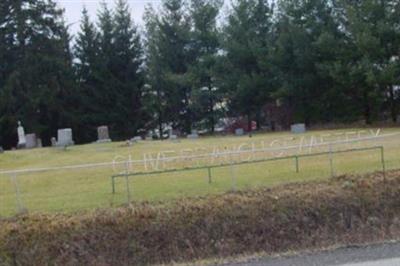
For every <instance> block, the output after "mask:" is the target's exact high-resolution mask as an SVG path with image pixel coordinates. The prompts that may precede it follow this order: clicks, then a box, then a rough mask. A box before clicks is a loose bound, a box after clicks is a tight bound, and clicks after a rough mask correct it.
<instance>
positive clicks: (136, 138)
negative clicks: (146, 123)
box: [131, 136, 143, 142]
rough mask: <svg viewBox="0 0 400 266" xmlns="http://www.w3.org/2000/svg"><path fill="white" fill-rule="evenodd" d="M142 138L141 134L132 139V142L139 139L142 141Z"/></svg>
mask: <svg viewBox="0 0 400 266" xmlns="http://www.w3.org/2000/svg"><path fill="white" fill-rule="evenodd" d="M142 140H143V139H142V137H139V136H137V137H134V138H132V139H131V141H132V142H139V141H142Z"/></svg>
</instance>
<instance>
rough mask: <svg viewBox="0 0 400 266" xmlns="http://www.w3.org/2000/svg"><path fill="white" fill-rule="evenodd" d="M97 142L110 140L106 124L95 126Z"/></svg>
mask: <svg viewBox="0 0 400 266" xmlns="http://www.w3.org/2000/svg"><path fill="white" fill-rule="evenodd" d="M97 142H98V143H104V142H111V139H110V135H109V133H108V127H107V126H101V127H98V128H97Z"/></svg>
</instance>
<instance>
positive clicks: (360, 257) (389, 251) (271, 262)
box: [227, 243, 400, 266]
mask: <svg viewBox="0 0 400 266" xmlns="http://www.w3.org/2000/svg"><path fill="white" fill-rule="evenodd" d="M227 265H232V266H261V265H262V266H400V243H393V244H382V245H374V246H367V247H352V248H343V249H338V250H334V251H329V252H321V253H315V254H306V255H298V256H293V257H282V258H261V259H256V260H252V261H248V262H245V263H233V264H227Z"/></svg>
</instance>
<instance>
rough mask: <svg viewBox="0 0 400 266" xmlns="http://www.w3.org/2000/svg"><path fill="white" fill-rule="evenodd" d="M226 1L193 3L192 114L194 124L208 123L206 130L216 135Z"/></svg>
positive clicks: (201, 0) (206, 0)
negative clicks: (219, 23) (222, 17)
mask: <svg viewBox="0 0 400 266" xmlns="http://www.w3.org/2000/svg"><path fill="white" fill-rule="evenodd" d="M222 4H223V2H222V1H215V0H213V1H211V0H191V2H190V10H189V13H190V17H191V18H192V23H193V26H192V34H191V35H192V36H191V38H192V43H193V54H194V56H195V59H194V62H193V63H192V64H191V66H190V67H189V73H190V74H189V75H190V78H191V83H192V86H193V93H192V95H193V97H192V98H193V100H192V108H191V109H192V110H193V113H194V116H193V118H194V120H195V121H201V120H204V119H205V120H206V126H207V128H208V129H209V130H210V132H211V133H214V130H215V123H216V121H217V120H216V119H217V116H216V112H215V106H216V105H217V103H218V102H220V101H221V93H220V90H219V89H218V88H217V86H216V84H215V77H214V76H215V73H214V72H215V68H216V63H217V60H218V54H217V53H218V50H219V49H220V43H219V36H218V34H219V32H218V30H217V17H218V14H219V10H220V9H221V7H222Z"/></svg>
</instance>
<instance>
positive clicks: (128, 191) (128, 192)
mask: <svg viewBox="0 0 400 266" xmlns="http://www.w3.org/2000/svg"><path fill="white" fill-rule="evenodd" d="M128 171H129V170H128V162H126V169H125V181H126V195H127V203H128V204H129V203H130V202H131V189H130V187H129V172H128Z"/></svg>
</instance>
